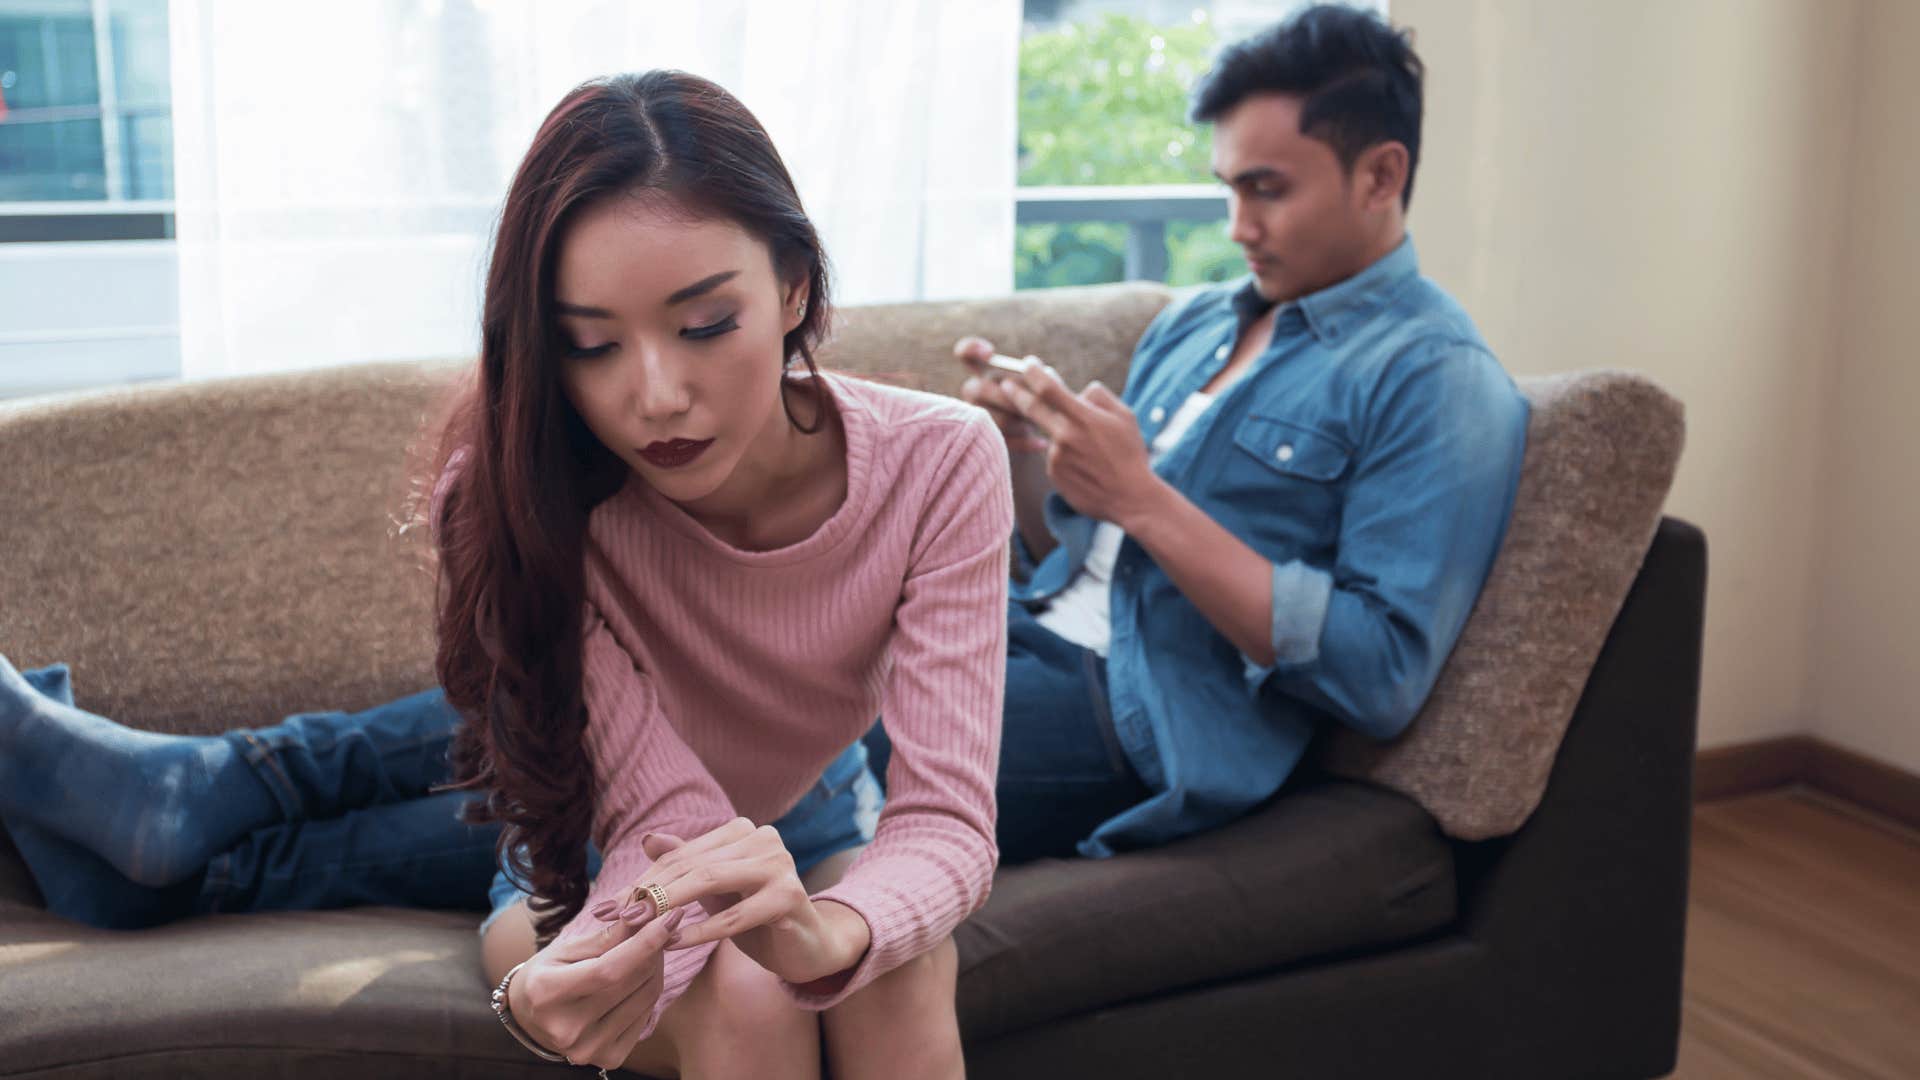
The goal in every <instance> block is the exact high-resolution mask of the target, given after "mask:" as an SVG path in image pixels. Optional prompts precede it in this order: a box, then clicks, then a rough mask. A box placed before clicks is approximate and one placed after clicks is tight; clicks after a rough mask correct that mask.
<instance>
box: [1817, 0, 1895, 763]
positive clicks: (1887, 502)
mask: <svg viewBox="0 0 1920 1080" xmlns="http://www.w3.org/2000/svg"><path fill="white" fill-rule="evenodd" d="M1859 23H1860V25H1859V39H1858V49H1857V54H1856V57H1857V59H1856V65H1855V66H1856V87H1857V90H1858V97H1857V99H1856V101H1857V109H1856V112H1855V114H1854V124H1853V154H1852V159H1851V170H1850V173H1851V176H1850V179H1851V181H1852V187H1851V191H1850V193H1849V199H1848V222H1847V233H1846V236H1847V243H1846V247H1845V249H1844V252H1843V255H1842V260H1841V264H1840V267H1841V268H1840V274H1839V278H1838V280H1839V281H1840V283H1841V286H1842V288H1841V290H1840V294H1839V298H1838V306H1837V309H1836V312H1835V315H1836V333H1837V335H1838V337H1839V340H1840V342H1841V346H1842V347H1841V352H1840V363H1839V364H1838V365H1837V366H1836V367H1835V368H1834V369H1832V370H1831V371H1830V372H1829V373H1828V376H1827V377H1828V379H1829V380H1830V382H1831V386H1830V388H1829V390H1828V395H1829V398H1830V401H1831V410H1830V412H1829V414H1828V432H1827V440H1826V453H1825V455H1824V457H1823V459H1822V461H1821V470H1820V471H1821V475H1822V477H1823V481H1822V492H1821V495H1822V497H1821V500H1820V502H1819V503H1818V504H1817V507H1818V514H1819V517H1820V518H1821V520H1822V528H1821V530H1820V538H1819V541H1818V543H1817V544H1816V546H1815V549H1814V558H1815V563H1816V568H1817V569H1816V572H1815V577H1814V581H1815V583H1816V593H1817V597H1818V602H1817V605H1816V614H1815V618H1814V623H1813V627H1814V632H1813V637H1812V660H1813V664H1812V671H1813V677H1812V682H1811V694H1810V700H1811V701H1812V703H1813V709H1812V719H1813V723H1812V730H1813V731H1814V732H1815V733H1816V734H1818V735H1820V736H1822V737H1823V738H1826V739H1828V740H1830V741H1832V742H1836V743H1839V744H1841V745H1843V746H1846V747H1849V748H1851V749H1854V750H1858V751H1860V752H1862V753H1866V754H1870V755H1872V756H1874V757H1876V758H1879V759H1881V760H1883V761H1891V762H1894V763H1896V764H1899V765H1901V766H1902V767H1904V768H1906V769H1907V770H1909V771H1911V772H1916V773H1920V543H1916V541H1917V540H1920V501H1916V500H1917V499H1920V118H1916V114H1915V112H1914V110H1915V109H1916V107H1920V68H1916V67H1914V66H1913V64H1912V60H1911V57H1912V55H1913V53H1914V50H1915V48H1916V47H1920V3H1914V2H1913V0H1864V2H1862V3H1861V4H1860V6H1859Z"/></svg>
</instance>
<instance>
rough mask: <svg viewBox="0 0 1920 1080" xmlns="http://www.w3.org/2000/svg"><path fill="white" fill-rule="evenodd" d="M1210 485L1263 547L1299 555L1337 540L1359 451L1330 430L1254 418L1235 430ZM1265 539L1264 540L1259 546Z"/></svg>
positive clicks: (1245, 533)
mask: <svg viewBox="0 0 1920 1080" xmlns="http://www.w3.org/2000/svg"><path fill="white" fill-rule="evenodd" d="M1226 458H1227V460H1226V461H1225V462H1223V463H1222V467H1221V468H1220V470H1219V472H1218V473H1216V474H1215V476H1214V482H1213V484H1212V485H1211V486H1212V488H1213V493H1214V495H1215V497H1216V498H1217V499H1218V500H1219V502H1220V504H1221V506H1222V508H1223V509H1224V510H1226V511H1227V512H1228V514H1229V515H1230V516H1232V517H1234V518H1237V519H1239V521H1240V523H1241V527H1240V528H1237V529H1233V531H1234V532H1236V533H1239V534H1240V535H1241V536H1242V537H1243V538H1247V539H1255V540H1256V546H1260V547H1263V548H1268V547H1269V545H1271V548H1269V550H1273V549H1287V550H1292V551H1300V550H1303V549H1313V548H1317V547H1320V546H1322V545H1325V544H1329V543H1331V542H1332V540H1333V538H1334V536H1335V535H1336V534H1337V533H1338V531H1339V527H1340V502H1341V493H1342V492H1343V491H1344V490H1345V488H1346V483H1345V482H1346V480H1347V477H1348V472H1349V469H1350V467H1351V465H1352V462H1353V450H1352V448H1351V447H1349V446H1348V445H1347V444H1346V443H1345V442H1343V441H1341V440H1340V439H1337V438H1335V437H1333V436H1331V435H1328V434H1326V433H1325V432H1322V431H1318V430H1316V429H1314V428H1310V427H1307V426H1305V425H1303V424H1297V423H1294V422H1292V421H1290V420H1280V419H1277V418H1275V417H1271V416H1259V415H1254V416H1249V417H1247V418H1246V419H1244V420H1242V421H1241V422H1240V424H1239V426H1238V427H1237V428H1236V429H1235V430H1234V433H1233V448H1232V450H1231V451H1229V452H1228V454H1227V455H1226ZM1259 541H1264V542H1265V543H1258V542H1259Z"/></svg>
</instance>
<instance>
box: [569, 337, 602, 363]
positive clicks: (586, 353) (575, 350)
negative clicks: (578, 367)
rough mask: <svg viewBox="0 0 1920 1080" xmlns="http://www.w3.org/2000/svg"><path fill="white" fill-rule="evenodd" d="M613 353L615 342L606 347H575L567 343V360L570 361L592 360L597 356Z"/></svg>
mask: <svg viewBox="0 0 1920 1080" xmlns="http://www.w3.org/2000/svg"><path fill="white" fill-rule="evenodd" d="M612 351H613V342H611V341H609V342H607V343H606V344H605V345H575V344H574V343H572V342H571V341H569V342H568V343H567V359H569V360H591V359H593V358H594V357H596V356H605V355H606V354H608V353H610V352H612Z"/></svg>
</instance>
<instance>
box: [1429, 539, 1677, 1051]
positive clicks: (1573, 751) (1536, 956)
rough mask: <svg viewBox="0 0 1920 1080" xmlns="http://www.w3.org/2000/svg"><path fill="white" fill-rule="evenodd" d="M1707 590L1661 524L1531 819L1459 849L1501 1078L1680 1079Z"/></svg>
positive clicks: (1469, 928) (1464, 899) (1466, 919)
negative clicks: (1619, 1069) (1496, 1029)
mask: <svg viewBox="0 0 1920 1080" xmlns="http://www.w3.org/2000/svg"><path fill="white" fill-rule="evenodd" d="M1706 580H1707V550H1706V539H1705V537H1704V535H1703V534H1702V533H1701V532H1700V530H1699V529H1698V528H1696V527H1694V526H1693V525H1690V524H1688V523H1686V522H1684V521H1680V520H1678V519H1674V518H1665V519H1663V520H1662V521H1661V523H1660V527H1659V530H1658V532H1657V533H1656V535H1655V537H1654V542H1653V545H1652V547H1651V548H1650V549H1649V550H1648V552H1647V557H1646V561H1645V563H1644V564H1643V565H1642V567H1641V570H1640V574H1639V576H1638V577H1637V578H1636V579H1635V581H1634V585H1633V589H1632V591H1631V592H1630V593H1629V594H1628V596H1627V600H1626V603H1625V605H1624V606H1623V607H1622V609H1621V611H1620V615H1619V617H1618V618H1617V619H1616V620H1615V621H1614V625H1613V629H1612V631H1611V632H1610V633H1609V635H1608V638H1607V642H1606V645H1605V647H1604V648H1603V649H1602V650H1601V653H1600V658H1599V660H1598V662H1597V663H1596V664H1595V666H1594V669H1593V674H1592V675H1591V677H1589V679H1588V681H1587V686H1586V690H1585V692H1584V693H1583V695H1582V697H1581V699H1580V705H1579V708H1578V709H1577V710H1576V711H1575V713H1574V716H1573V721H1572V723H1571V724H1570V725H1569V727H1568V730H1567V736H1566V740H1565V742H1564V743H1563V744H1562V746H1561V748H1560V753H1559V757H1558V758H1557V759H1556V760H1555V762H1554V766H1553V773H1552V777H1551V779H1550V780H1549V781H1548V783H1547V790H1546V796H1545V798H1544V799H1543V800H1542V801H1541V804H1540V808H1539V810H1538V811H1537V812H1536V813H1535V814H1534V816H1533V818H1532V820H1530V821H1529V822H1528V823H1527V825H1526V827H1525V828H1523V829H1521V830H1520V832H1518V833H1516V834H1515V835H1513V836H1511V837H1508V838H1505V839H1503V840H1498V841H1489V842H1486V843H1481V844H1463V845H1460V848H1459V854H1460V867H1459V869H1460V881H1461V890H1462V894H1461V911H1462V914H1463V923H1464V929H1465V931H1466V933H1467V934H1468V936H1469V937H1471V938H1472V939H1473V940H1474V941H1475V942H1476V943H1478V944H1480V945H1481V946H1482V947H1483V948H1484V950H1485V957H1486V959H1487V961H1488V962H1489V964H1490V967H1489V970H1488V971H1487V973H1486V974H1487V976H1488V980H1487V988H1488V992H1489V994H1488V1001H1487V1007H1488V1008H1492V1009H1497V1010H1498V1011H1497V1012H1495V1013H1494V1014H1493V1015H1494V1016H1497V1017H1499V1018H1500V1019H1499V1020H1498V1021H1497V1023H1498V1024H1499V1026H1500V1029H1501V1031H1500V1034H1501V1038H1500V1041H1499V1047H1500V1049H1499V1050H1498V1051H1496V1054H1497V1056H1498V1057H1501V1058H1508V1057H1511V1060H1510V1061H1505V1062H1503V1063H1502V1064H1501V1065H1500V1066H1499V1067H1496V1068H1494V1070H1493V1072H1495V1073H1497V1074H1500V1075H1509V1074H1514V1075H1524V1074H1525V1069H1526V1068H1528V1067H1532V1066H1535V1065H1538V1064H1539V1063H1540V1062H1541V1061H1554V1062H1559V1063H1561V1065H1562V1066H1563V1067H1565V1066H1568V1065H1569V1063H1571V1062H1578V1061H1582V1060H1585V1061H1590V1062H1592V1061H1607V1062H1610V1063H1614V1064H1616V1065H1617V1064H1618V1063H1620V1062H1621V1061H1623V1060H1632V1061H1636V1062H1639V1063H1640V1065H1639V1071H1636V1072H1635V1073H1634V1074H1633V1075H1636V1076H1664V1075H1666V1074H1667V1073H1668V1072H1670V1071H1671V1070H1672V1068H1673V1065H1674V1060H1675V1055H1676V1053H1677V1049H1678V1044H1679V1029H1680V983H1681V971H1682V964H1683V954H1684V944H1685V932H1686V918H1687V872H1688V858H1689V853H1690V839H1691V831H1692V810H1693V756H1694V746H1695V735H1696V725H1697V720H1698V709H1699V696H1700V654H1701V638H1702V624H1703V620H1704V615H1705V607H1706ZM1589 1051H1590V1052H1589ZM1561 1075H1567V1076H1572V1075H1575V1073H1574V1072H1564V1071H1563V1072H1562V1073H1561Z"/></svg>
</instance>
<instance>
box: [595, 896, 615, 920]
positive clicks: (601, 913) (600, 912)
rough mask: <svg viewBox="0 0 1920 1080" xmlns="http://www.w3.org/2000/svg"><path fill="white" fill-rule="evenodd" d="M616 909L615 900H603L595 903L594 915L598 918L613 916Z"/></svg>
mask: <svg viewBox="0 0 1920 1080" xmlns="http://www.w3.org/2000/svg"><path fill="white" fill-rule="evenodd" d="M615 909H616V905H615V904H614V902H613V901H611V900H602V901H600V902H599V903H597V904H595V905H593V917H594V918H596V919H607V918H611V917H612V916H613V913H614V911H615Z"/></svg>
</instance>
